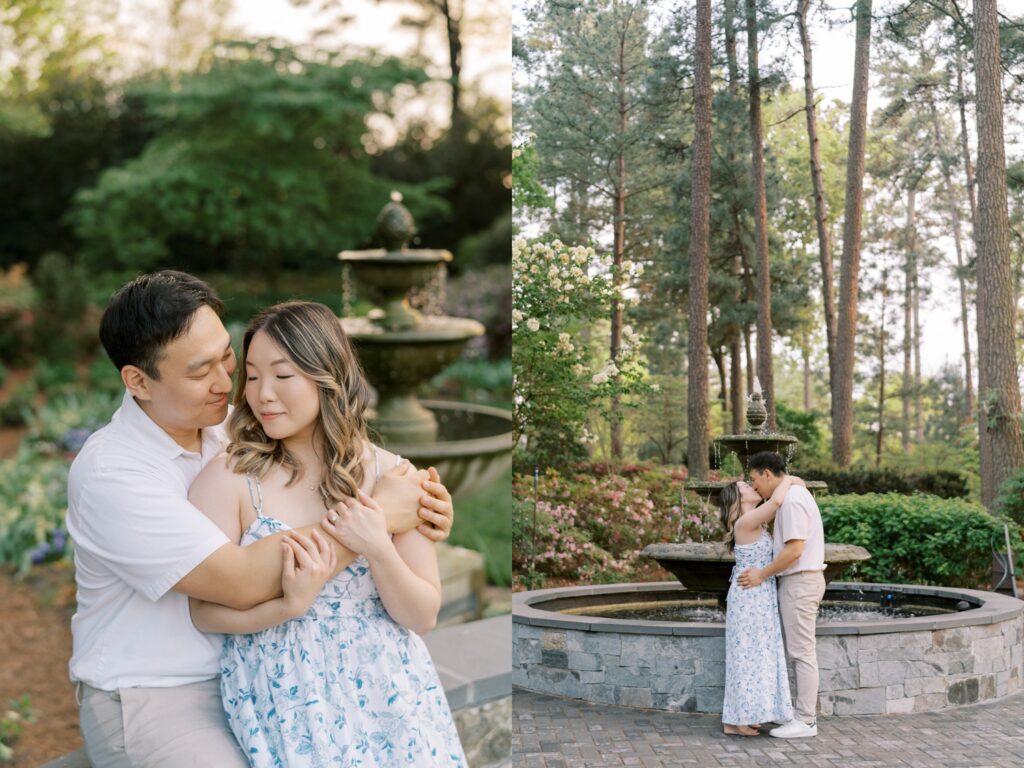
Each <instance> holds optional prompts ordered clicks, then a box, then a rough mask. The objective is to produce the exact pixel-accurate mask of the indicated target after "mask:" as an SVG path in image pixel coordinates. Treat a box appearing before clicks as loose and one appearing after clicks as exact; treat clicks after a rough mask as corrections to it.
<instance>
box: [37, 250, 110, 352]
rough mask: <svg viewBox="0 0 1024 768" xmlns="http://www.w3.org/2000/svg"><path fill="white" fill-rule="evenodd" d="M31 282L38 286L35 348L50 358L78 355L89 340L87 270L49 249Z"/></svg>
mask: <svg viewBox="0 0 1024 768" xmlns="http://www.w3.org/2000/svg"><path fill="white" fill-rule="evenodd" d="M32 283H33V284H34V285H35V288H36V304H35V322H34V323H33V325H32V336H33V341H34V343H35V349H34V352H35V353H36V354H37V355H38V356H39V357H42V358H44V359H47V360H76V359H78V358H79V357H81V355H82V352H83V346H84V345H85V342H86V339H84V338H83V337H82V332H83V330H84V324H83V320H84V318H85V312H86V304H87V299H86V293H85V291H84V290H82V288H83V286H84V285H85V284H86V276H85V270H84V269H82V267H81V265H79V264H72V263H69V262H68V260H67V259H66V258H64V256H62V255H61V254H59V253H47V254H46V255H44V256H43V257H42V258H41V259H40V260H39V264H38V265H37V266H36V270H35V272H34V273H33V275H32ZM92 346H95V345H92Z"/></svg>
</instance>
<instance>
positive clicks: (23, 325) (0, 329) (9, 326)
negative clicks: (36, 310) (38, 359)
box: [0, 304, 32, 365]
mask: <svg viewBox="0 0 1024 768" xmlns="http://www.w3.org/2000/svg"><path fill="white" fill-rule="evenodd" d="M30 317H31V313H30V312H28V311H27V310H24V309H21V308H19V307H17V306H11V305H5V304H0V359H3V360H4V361H5V362H7V363H8V364H10V365H22V364H24V363H27V362H28V361H29V359H30V358H31V356H32V333H31V327H30V325H29V318H30Z"/></svg>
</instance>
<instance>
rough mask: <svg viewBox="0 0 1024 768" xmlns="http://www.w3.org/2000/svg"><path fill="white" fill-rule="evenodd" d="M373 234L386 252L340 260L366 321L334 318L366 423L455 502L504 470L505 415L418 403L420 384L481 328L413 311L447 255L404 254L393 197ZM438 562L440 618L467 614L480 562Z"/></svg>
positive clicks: (508, 418)
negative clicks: (369, 400) (413, 299)
mask: <svg viewBox="0 0 1024 768" xmlns="http://www.w3.org/2000/svg"><path fill="white" fill-rule="evenodd" d="M377 232H378V235H379V236H380V239H381V241H382V242H383V243H384V247H383V248H380V249H376V250H363V251H342V252H341V253H340V254H339V255H338V258H339V259H340V260H341V262H342V263H344V264H345V265H347V267H348V271H349V273H350V274H351V276H352V277H353V278H354V280H355V281H356V282H358V283H359V284H360V285H361V286H362V287H363V288H364V289H365V290H366V292H367V293H368V295H369V298H370V299H371V300H373V301H374V302H375V303H376V304H377V308H375V309H374V310H372V311H371V312H370V313H369V315H367V317H344V318H342V319H341V324H342V327H343V328H344V329H345V333H346V334H347V335H348V337H349V338H350V339H351V340H352V343H353V345H354V346H355V348H356V352H357V353H358V355H359V359H360V362H361V363H362V365H363V368H364V370H365V371H366V375H367V378H368V379H369V380H370V383H371V384H372V385H373V386H374V388H375V389H376V391H377V403H376V407H375V409H374V411H373V412H372V413H371V414H370V426H371V429H372V430H373V431H374V432H375V433H376V435H375V436H376V437H377V438H378V439H379V440H380V442H381V444H382V445H383V446H384V447H385V448H387V449H388V450H389V451H392V452H394V453H397V454H399V455H400V456H404V457H405V458H407V459H409V460H410V461H412V462H413V464H415V465H417V466H419V467H428V466H434V467H437V470H438V472H439V473H440V475H441V479H442V480H443V481H444V483H445V485H446V486H447V487H448V490H449V491H451V494H452V496H453V498H454V499H455V502H456V505H457V504H458V502H459V500H461V499H466V498H468V497H469V496H471V495H472V494H473V493H475V492H476V491H478V490H480V489H482V488H485V487H487V486H488V485H490V484H491V483H494V482H496V481H498V480H499V479H500V478H502V477H503V476H504V474H505V473H506V472H507V471H508V469H509V468H510V467H511V464H512V415H511V413H509V412H508V411H506V410H502V409H500V408H491V407H488V406H483V405H474V404H470V403H452V402H443V401H420V400H419V399H418V398H417V397H416V391H417V389H418V387H419V386H420V384H421V383H423V382H424V381H427V380H429V379H430V378H432V377H433V376H435V375H436V374H437V373H439V372H440V371H442V370H444V368H446V367H447V366H448V365H450V364H451V363H453V362H454V361H455V360H457V359H458V357H459V355H461V354H462V349H463V347H465V345H466V343H467V342H468V341H469V340H470V339H472V338H474V337H476V336H480V335H481V334H482V333H483V332H484V327H483V325H481V324H480V323H478V322H477V321H476V320H470V319H468V318H462V317H444V316H426V317H424V316H423V315H422V314H421V313H420V312H418V311H417V310H415V309H413V308H412V307H411V306H410V304H409V299H408V294H409V292H410V291H412V290H413V289H417V288H420V289H421V288H423V286H425V285H426V284H427V283H429V282H430V281H431V280H432V279H433V278H434V276H435V275H436V274H437V271H438V268H439V265H442V264H447V263H448V262H450V261H451V260H452V254H451V253H450V252H449V251H446V250H443V249H413V248H408V247H407V245H408V243H409V241H410V240H411V239H412V236H413V235H414V234H415V232H416V227H415V223H414V222H413V218H412V216H411V215H410V214H409V211H408V210H406V209H405V207H404V206H402V204H401V196H399V195H397V193H396V194H392V198H391V202H390V203H388V204H387V205H386V206H384V209H383V210H382V211H381V213H380V216H379V217H378V230H377ZM440 560H441V566H442V576H443V578H444V581H445V583H444V590H445V606H444V607H443V608H442V612H441V617H440V621H442V622H450V621H452V620H453V619H454V618H458V617H472V616H473V614H474V613H475V612H478V610H479V607H480V602H481V595H482V590H483V571H482V567H481V562H480V558H479V556H478V555H477V554H476V553H473V552H470V551H469V550H460V549H458V548H453V547H445V548H443V549H442V550H441V551H440Z"/></svg>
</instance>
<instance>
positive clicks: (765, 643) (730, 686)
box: [722, 531, 793, 725]
mask: <svg viewBox="0 0 1024 768" xmlns="http://www.w3.org/2000/svg"><path fill="white" fill-rule="evenodd" d="M735 553H736V566H735V567H734V568H733V572H732V578H731V579H730V581H731V582H732V584H731V585H730V586H729V594H728V597H727V598H726V599H727V601H728V603H727V607H726V611H725V701H724V702H723V704H722V722H723V723H725V724H727V725H752V724H754V723H769V722H771V723H786V722H789V721H790V720H792V719H793V703H792V699H791V698H790V695H789V676H788V674H787V672H786V653H785V649H784V647H783V645H782V625H781V623H780V620H779V601H778V596H777V593H776V589H775V577H774V576H772V577H771V578H768V579H766V580H765V581H764V582H762V583H761V584H760V585H758V586H756V587H753V588H751V589H744V588H743V587H741V586H740V585H739V584H737V583H736V577H737V576H739V575H740V574H741V573H743V571H745V570H746V569H747V568H764V567H765V566H766V565H768V564H769V563H770V562H771V561H772V540H771V537H770V536H768V534H767V533H765V532H764V531H762V532H761V537H760V538H759V539H758V540H757V541H755V542H753V543H752V544H737V545H736V549H735Z"/></svg>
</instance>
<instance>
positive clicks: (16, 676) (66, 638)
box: [0, 564, 82, 768]
mask: <svg viewBox="0 0 1024 768" xmlns="http://www.w3.org/2000/svg"><path fill="white" fill-rule="evenodd" d="M74 589H75V587H74V572H73V570H72V568H71V566H70V564H53V565H48V566H42V567H39V566H37V567H36V568H34V569H33V570H32V573H31V574H30V575H29V576H28V577H27V578H26V579H24V580H21V581H18V580H15V578H14V577H13V576H12V575H11V574H10V573H9V572H7V571H4V572H0V606H3V620H2V621H0V707H2V708H3V710H6V709H7V706H8V702H9V701H10V700H11V699H16V698H20V697H21V696H22V694H28V697H29V699H30V701H31V706H32V710H33V712H34V713H35V722H34V723H32V724H30V725H26V726H25V730H24V732H23V733H22V734H21V736H20V737H19V738H18V739H17V741H15V742H14V745H13V746H14V762H13V763H8V764H6V765H10V766H12V767H13V768H35V767H36V766H40V765H43V764H44V763H47V762H49V761H50V760H53V759H54V758H56V757H59V756H60V755H63V754H65V753H67V752H71V751H73V750H75V749H78V748H79V747H81V746H82V737H81V736H80V735H79V732H78V706H77V705H76V704H75V694H74V689H73V688H72V686H71V683H70V681H69V680H68V659H69V658H70V657H71V614H72V613H74V607H73V606H74V596H75V591H74Z"/></svg>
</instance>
